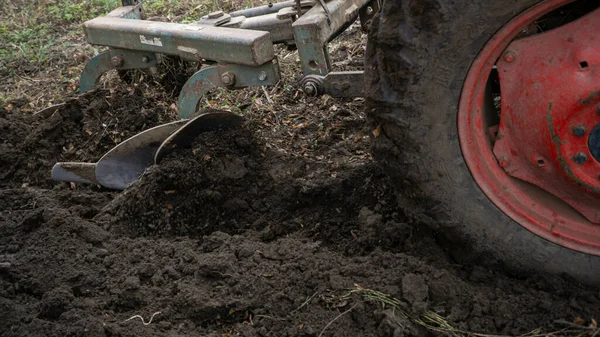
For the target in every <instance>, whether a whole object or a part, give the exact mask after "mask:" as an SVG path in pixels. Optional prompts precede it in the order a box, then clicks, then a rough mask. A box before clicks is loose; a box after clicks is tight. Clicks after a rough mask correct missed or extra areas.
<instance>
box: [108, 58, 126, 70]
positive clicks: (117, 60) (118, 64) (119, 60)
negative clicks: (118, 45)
mask: <svg viewBox="0 0 600 337" xmlns="http://www.w3.org/2000/svg"><path fill="white" fill-rule="evenodd" d="M110 63H111V64H112V65H113V67H117V68H118V67H122V66H123V63H125V60H124V59H123V57H122V56H114V57H113V58H111V59H110Z"/></svg>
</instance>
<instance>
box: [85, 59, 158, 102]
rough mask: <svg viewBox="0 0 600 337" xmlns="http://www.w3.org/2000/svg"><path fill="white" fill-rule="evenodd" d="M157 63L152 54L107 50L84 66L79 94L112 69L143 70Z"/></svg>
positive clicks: (90, 88)
mask: <svg viewBox="0 0 600 337" xmlns="http://www.w3.org/2000/svg"><path fill="white" fill-rule="evenodd" d="M157 64H158V61H157V59H156V55H155V54H154V53H148V52H141V51H133V50H123V49H109V50H107V51H105V52H103V53H100V54H98V55H96V56H95V57H94V58H92V59H91V60H90V62H88V63H87V64H86V65H85V68H84V69H83V72H82V73H81V77H80V79H79V93H84V92H86V91H89V90H92V89H93V88H94V87H95V86H96V84H98V80H100V77H101V76H102V74H104V73H106V72H107V71H109V70H112V69H118V70H125V69H143V68H151V67H156V66H157Z"/></svg>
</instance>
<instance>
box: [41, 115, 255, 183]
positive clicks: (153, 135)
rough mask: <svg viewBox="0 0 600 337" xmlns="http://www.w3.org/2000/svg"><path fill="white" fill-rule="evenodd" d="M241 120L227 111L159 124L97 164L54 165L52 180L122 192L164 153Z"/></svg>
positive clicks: (66, 163) (238, 124)
mask: <svg viewBox="0 0 600 337" xmlns="http://www.w3.org/2000/svg"><path fill="white" fill-rule="evenodd" d="M242 121H243V118H242V117H240V116H237V115H235V114H232V113H229V112H211V113H205V114H202V115H200V116H198V117H195V118H193V119H191V120H179V121H175V122H171V123H167V124H163V125H159V126H156V127H153V128H151V129H148V130H145V131H143V132H141V133H139V134H137V135H135V136H133V137H131V138H129V139H127V140H125V141H124V142H122V143H121V144H119V145H117V146H115V147H114V148H113V149H112V150H110V151H109V152H108V153H106V154H105V155H104V156H103V157H102V158H100V160H99V161H98V162H97V163H80V162H63V163H56V164H55V165H54V167H53V168H52V180H56V181H66V182H74V183H83V184H97V185H101V186H104V187H107V188H112V189H116V190H123V189H125V188H126V187H127V186H128V185H129V184H131V183H132V182H134V181H135V180H137V179H138V178H139V177H140V176H141V175H142V174H143V173H144V171H145V170H146V169H147V168H148V167H150V166H152V165H153V164H154V163H155V162H158V160H160V159H161V158H163V157H164V156H166V155H167V154H169V153H171V152H172V151H174V150H175V149H179V148H184V147H187V146H189V145H191V143H192V142H193V141H194V139H195V138H196V136H198V135H199V134H200V133H203V132H209V131H215V130H218V129H229V128H233V127H238V126H240V125H241V124H242Z"/></svg>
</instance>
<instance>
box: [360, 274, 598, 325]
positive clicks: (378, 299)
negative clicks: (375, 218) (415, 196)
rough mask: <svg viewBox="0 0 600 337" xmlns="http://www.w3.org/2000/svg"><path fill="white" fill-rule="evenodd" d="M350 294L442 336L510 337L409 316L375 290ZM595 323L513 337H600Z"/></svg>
mask: <svg viewBox="0 0 600 337" xmlns="http://www.w3.org/2000/svg"><path fill="white" fill-rule="evenodd" d="M352 294H357V295H360V297H361V298H362V300H364V301H366V302H371V303H376V304H378V305H380V306H381V307H383V308H393V309H394V313H397V314H398V315H401V316H403V318H405V319H408V320H409V321H410V322H412V323H414V324H416V325H418V326H421V327H423V328H425V329H427V330H429V331H433V332H437V333H441V334H443V335H448V336H452V337H510V336H503V335H490V334H484V333H477V332H472V331H465V330H461V329H458V328H456V327H455V326H453V325H452V323H451V322H449V321H448V320H447V319H446V318H445V317H443V316H442V315H440V314H438V313H436V312H433V311H426V312H424V313H422V314H421V315H420V316H419V317H414V316H411V315H409V314H408V313H407V311H406V310H405V309H404V306H403V303H402V302H401V301H400V300H399V299H396V298H394V297H392V296H390V295H387V294H384V293H382V292H380V291H377V290H372V289H365V288H363V287H361V286H359V285H355V289H353V290H352V291H351V292H350V294H349V295H348V296H350V295H352ZM595 322H596V321H595V320H592V323H591V324H590V325H589V326H585V325H581V324H578V322H574V323H571V322H565V321H556V322H554V325H555V326H556V328H558V329H557V330H551V331H545V330H544V329H543V328H538V329H535V330H533V331H530V332H529V333H526V334H524V335H521V336H515V337H546V336H547V337H597V336H598V335H600V328H599V327H598V326H597V325H596V323H595Z"/></svg>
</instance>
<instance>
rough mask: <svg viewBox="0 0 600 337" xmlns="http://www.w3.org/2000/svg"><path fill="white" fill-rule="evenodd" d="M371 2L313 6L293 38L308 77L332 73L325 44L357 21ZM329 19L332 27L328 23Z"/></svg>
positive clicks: (296, 25)
mask: <svg viewBox="0 0 600 337" xmlns="http://www.w3.org/2000/svg"><path fill="white" fill-rule="evenodd" d="M368 2H369V0H351V1H347V0H331V1H329V2H327V3H325V8H327V10H328V12H329V15H327V13H326V11H325V10H324V9H323V8H322V7H321V6H314V7H312V8H311V9H310V10H309V11H308V12H306V13H305V14H304V15H302V16H301V17H300V18H298V20H296V22H294V24H293V25H292V28H293V30H294V37H295V41H296V46H297V47H298V54H299V56H300V61H301V62H302V71H303V72H304V74H305V75H322V76H325V75H327V73H329V71H330V70H331V65H330V61H329V55H328V52H327V48H326V43H327V42H329V41H331V40H332V39H333V38H335V37H336V36H337V34H339V33H340V32H341V31H343V30H344V29H345V28H346V27H348V26H349V25H350V24H351V23H352V22H354V21H355V20H356V19H357V18H358V11H359V9H360V8H362V7H364V6H365V5H366V4H367V3H368ZM328 18H329V21H330V23H328Z"/></svg>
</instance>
